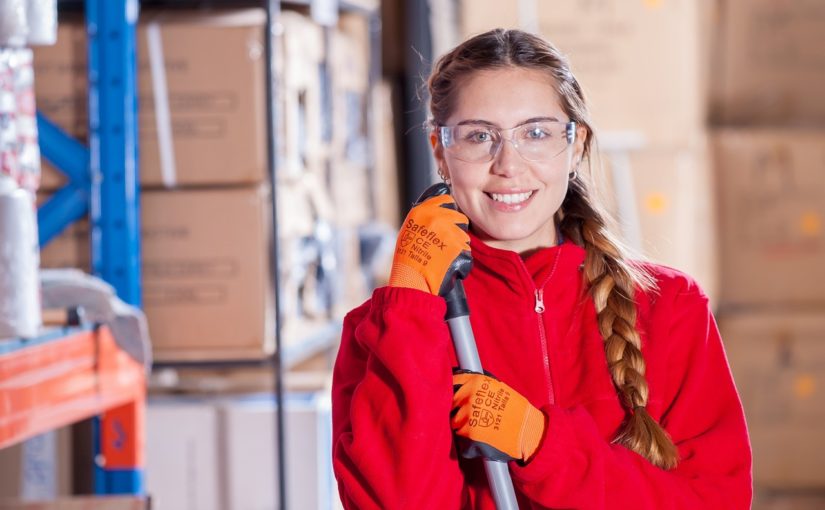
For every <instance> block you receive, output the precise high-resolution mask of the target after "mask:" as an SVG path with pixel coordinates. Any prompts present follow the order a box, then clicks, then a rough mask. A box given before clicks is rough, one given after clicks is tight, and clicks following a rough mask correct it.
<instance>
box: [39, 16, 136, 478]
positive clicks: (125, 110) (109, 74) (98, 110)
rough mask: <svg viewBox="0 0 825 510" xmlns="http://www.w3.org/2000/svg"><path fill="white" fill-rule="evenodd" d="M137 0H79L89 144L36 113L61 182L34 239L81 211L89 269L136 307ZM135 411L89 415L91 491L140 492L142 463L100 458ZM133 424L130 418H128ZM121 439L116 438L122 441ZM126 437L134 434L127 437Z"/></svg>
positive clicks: (46, 236) (60, 227) (50, 233)
mask: <svg viewBox="0 0 825 510" xmlns="http://www.w3.org/2000/svg"><path fill="white" fill-rule="evenodd" d="M138 11H139V5H138V1H137V0H121V1H112V0H86V1H85V12H86V28H87V36H88V42H89V46H88V62H89V63H88V83H89V102H88V105H89V146H88V147H86V146H84V145H83V144H81V143H79V142H77V141H76V140H75V139H73V138H72V137H70V136H69V135H67V134H66V133H65V132H64V131H63V130H61V129H60V128H58V127H57V126H56V125H54V124H53V123H52V122H50V121H49V120H48V119H47V118H45V117H44V116H43V115H41V114H39V113H38V116H37V120H38V129H39V136H40V146H41V152H42V154H43V156H44V157H45V158H46V159H48V160H49V161H50V162H52V163H53V164H54V165H55V166H56V167H57V168H59V169H60V170H62V171H63V173H65V174H66V176H67V177H68V178H69V183H68V184H67V185H66V186H65V187H63V188H62V189H60V190H59V191H58V192H57V193H55V194H54V195H53V196H52V198H51V199H50V200H49V201H48V202H46V203H45V204H44V205H43V206H42V207H41V208H40V210H39V211H38V223H39V229H40V243H41V245H44V244H46V243H47V242H48V241H49V240H50V239H52V238H53V237H54V236H56V235H57V234H59V233H60V232H61V231H62V230H63V229H64V228H66V227H67V226H68V225H69V224H70V223H72V222H73V221H75V220H77V219H79V218H81V217H84V216H85V215H87V214H88V216H89V218H90V221H91V228H92V230H91V232H92V236H91V237H92V247H91V255H92V271H93V272H94V274H95V275H97V276H100V277H101V278H103V279H104V280H105V281H107V282H109V283H110V284H111V285H112V286H113V287H114V288H115V290H116V291H117V295H118V297H120V299H122V300H123V301H125V302H127V303H129V304H132V305H135V306H140V304H141V291H140V236H139V218H140V209H139V188H138V152H137V94H136V80H135V77H136V58H135V25H136V23H137V18H138ZM140 420H142V413H141V412H134V411H133V410H132V411H129V410H127V411H126V412H125V413H118V412H117V411H116V412H114V413H107V414H104V415H102V416H101V417H100V418H95V422H94V426H93V428H94V429H95V431H96V432H95V441H94V443H95V447H94V448H95V459H96V464H95V467H94V475H95V476H94V488H95V492H96V493H98V494H142V493H143V490H144V489H143V471H142V466H139V465H133V466H122V465H118V466H114V467H113V466H112V465H111V463H108V464H107V462H108V459H107V452H109V445H107V444H106V442H105V439H106V434H105V433H104V432H101V431H105V430H108V429H109V428H110V427H113V428H116V429H118V430H123V429H124V422H125V421H129V422H131V423H129V424H128V426H126V427H125V428H126V429H127V430H133V431H138V432H137V434H136V435H137V436H139V437H142V430H143V424H142V422H141V421H140ZM135 422H136V423H135ZM122 439H123V438H118V441H121V442H122ZM132 439H134V438H132Z"/></svg>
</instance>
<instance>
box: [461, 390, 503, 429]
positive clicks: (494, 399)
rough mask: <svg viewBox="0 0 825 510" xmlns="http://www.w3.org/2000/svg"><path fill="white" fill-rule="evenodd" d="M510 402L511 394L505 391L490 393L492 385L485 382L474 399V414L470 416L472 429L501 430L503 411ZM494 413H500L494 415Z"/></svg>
mask: <svg viewBox="0 0 825 510" xmlns="http://www.w3.org/2000/svg"><path fill="white" fill-rule="evenodd" d="M509 400H510V394H509V393H508V392H505V391H503V390H499V391H497V392H492V391H490V383H488V382H487V381H484V382H483V383H481V387H479V389H478V391H476V394H475V398H474V399H473V403H472V408H473V412H472V414H471V415H470V426H471V427H477V426H482V427H489V426H492V427H493V430H499V426H500V425H501V418H502V415H501V411H503V410H504V409H505V408H506V407H507V402H508V401H509ZM492 411H498V412H497V413H493V412H492Z"/></svg>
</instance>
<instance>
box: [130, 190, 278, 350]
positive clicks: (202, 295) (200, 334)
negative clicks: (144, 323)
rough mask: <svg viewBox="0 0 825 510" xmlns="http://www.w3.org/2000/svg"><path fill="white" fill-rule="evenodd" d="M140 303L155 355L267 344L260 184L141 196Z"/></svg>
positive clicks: (266, 226) (266, 225) (270, 322)
mask: <svg viewBox="0 0 825 510" xmlns="http://www.w3.org/2000/svg"><path fill="white" fill-rule="evenodd" d="M141 198H142V204H141V205H142V209H141V210H142V214H141V221H142V227H141V231H142V236H141V241H142V249H143V303H144V309H145V311H146V315H147V317H148V319H149V329H150V332H151V335H152V344H153V349H154V355H155V359H161V360H172V359H178V360H180V359H227V358H229V359H233V358H260V357H261V356H263V355H265V354H268V353H271V352H272V349H273V347H274V345H273V343H274V333H273V331H274V317H273V308H272V304H271V295H270V281H271V280H270V277H269V250H270V238H271V235H270V228H271V227H270V223H271V222H270V220H269V218H271V215H270V205H269V204H270V202H269V197H268V192H267V190H266V188H265V187H252V188H236V189H221V190H187V191H184V190H178V191H150V192H144V193H143V194H142V197H141Z"/></svg>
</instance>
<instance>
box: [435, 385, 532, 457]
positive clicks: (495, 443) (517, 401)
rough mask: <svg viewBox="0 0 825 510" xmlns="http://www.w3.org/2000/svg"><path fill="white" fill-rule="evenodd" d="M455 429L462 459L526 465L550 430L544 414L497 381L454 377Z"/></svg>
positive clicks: (453, 423)
mask: <svg viewBox="0 0 825 510" xmlns="http://www.w3.org/2000/svg"><path fill="white" fill-rule="evenodd" d="M453 392H454V394H453V412H452V420H451V421H452V427H453V431H454V432H455V434H456V436H458V437H457V440H458V446H459V452H460V453H461V456H462V457H465V458H468V459H470V458H474V457H485V458H487V459H492V460H498V461H510V460H517V461H520V462H521V463H524V462H527V461H528V460H530V458H532V456H533V454H534V453H536V450H537V449H538V447H539V444H540V443H541V439H542V437H543V436H544V431H545V429H546V428H547V418H546V417H545V416H544V413H542V412H541V411H539V410H538V409H536V408H535V407H533V405H532V404H530V402H528V401H527V399H526V398H524V397H523V396H522V395H521V394H520V393H518V392H517V391H516V390H514V389H513V388H511V387H509V386H507V385H506V384H504V383H503V382H501V381H499V380H498V379H496V378H495V377H492V376H489V375H485V374H479V373H478V372H470V371H467V370H457V371H456V373H455V374H453Z"/></svg>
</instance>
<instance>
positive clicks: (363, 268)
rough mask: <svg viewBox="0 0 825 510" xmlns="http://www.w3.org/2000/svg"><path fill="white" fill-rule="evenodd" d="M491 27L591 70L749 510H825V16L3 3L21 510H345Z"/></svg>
mask: <svg viewBox="0 0 825 510" xmlns="http://www.w3.org/2000/svg"><path fill="white" fill-rule="evenodd" d="M495 27H505V28H509V27H519V28H522V29H525V30H528V31H531V32H535V33H538V34H541V35H542V36H544V37H546V38H547V39H548V40H550V41H551V42H552V43H553V44H555V45H556V46H557V47H559V48H560V49H561V50H562V51H563V52H564V53H565V54H567V55H568V56H569V58H570V61H571V64H572V68H573V72H574V74H575V75H576V76H577V78H578V80H579V82H580V83H581V84H582V85H583V87H584V91H585V94H586V96H587V98H588V101H589V105H590V107H591V111H592V113H593V118H594V123H595V127H596V135H597V137H598V140H599V157H598V158H596V160H595V163H596V164H595V165H594V171H595V172H598V173H599V175H600V176H601V177H602V180H603V182H604V185H603V186H602V188H600V193H601V195H602V197H603V199H604V200H605V201H606V203H607V204H608V206H609V209H610V210H611V212H612V213H613V215H614V216H615V217H616V219H617V222H618V225H619V227H620V229H621V232H622V233H623V234H624V237H625V239H626V241H627V243H628V244H629V245H630V246H631V247H632V248H634V249H635V250H636V251H637V252H638V253H639V254H640V255H643V256H645V257H647V258H649V259H651V260H654V261H656V262H660V263H663V264H666V265H669V266H672V267H675V268H678V269H680V270H683V271H685V272H686V273H688V274H690V275H692V276H693V277H695V278H696V279H697V280H698V281H699V283H700V284H701V285H702V287H703V289H704V290H705V292H706V293H707V294H708V295H709V297H710V299H711V303H712V305H713V309H714V313H715V315H716V319H717V322H718V325H719V328H720V330H721V332H722V338H723V341H724V343H725V349H726V352H727V356H728V359H729V362H730V365H731V369H732V371H733V375H734V379H735V382H736V384H737V388H738V390H739V392H740V395H741V398H742V402H743V405H744V407H745V413H746V416H747V420H748V428H749V432H750V435H751V441H752V447H753V452H754V488H755V499H754V506H753V508H755V509H761V510H767V509H771V510H779V509H782V510H790V509H799V510H802V509H806V510H807V509H815V508H816V509H820V508H825V434H823V425H822V422H823V421H825V271H824V270H823V264H824V263H825V228H823V221H825V95H823V91H825V36H823V34H825V3H823V2H821V1H819V0H797V1H794V2H776V1H772V0H699V1H690V0H630V1H624V0H623V1H619V0H570V1H567V2H550V1H545V0H518V1H512V2H503V1H500V0H326V1H324V0H289V1H277V0H268V1H245V0H238V1H231V0H224V1H218V0H212V1H209V0H204V1H195V0H179V1H176V0H165V1H163V0H145V1H141V2H138V1H137V0H117V1H115V0H86V1H85V2H84V1H80V0H74V1H59V0H50V1H48V0H47V1H37V0H0V473H2V476H0V508H9V509H35V508H36V509H54V508H61V509H63V508H65V509H81V508H82V509H106V510H116V509H138V508H146V505H147V502H146V501H147V497H148V498H149V499H150V500H151V507H152V508H154V509H160V510H179V509H198V510H211V509H215V510H217V509H230V510H233V509H234V510H247V509H271V508H293V509H331V508H338V507H340V503H339V500H338V497H337V487H336V484H335V480H334V477H333V475H332V467H331V430H330V429H331V420H330V396H329V390H330V382H331V368H332V364H333V362H334V360H335V356H336V352H337V346H338V341H339V335H340V331H341V321H342V319H343V316H344V314H346V312H347V311H349V310H350V309H352V308H354V307H355V306H357V305H359V304H360V303H362V302H363V301H364V300H365V299H367V298H368V297H369V295H370V292H371V290H372V289H373V288H375V287H378V286H382V285H384V284H385V282H386V279H387V277H388V273H389V267H390V263H391V259H392V252H393V247H394V244H395V234H396V232H397V229H398V226H399V224H400V221H401V219H402V218H403V217H404V215H405V214H406V212H407V210H408V208H409V205H410V204H411V203H412V202H413V201H414V200H415V198H416V197H417V195H418V194H419V193H420V192H421V191H422V190H423V189H424V188H425V187H426V186H427V185H428V184H430V183H432V182H435V179H436V177H435V174H434V172H433V164H432V157H431V155H430V149H429V145H428V140H427V136H426V131H425V129H424V127H423V126H424V123H425V121H426V120H427V108H426V97H425V94H424V92H423V90H424V89H423V88H422V86H423V80H424V79H425V77H426V76H427V75H428V73H429V71H430V66H431V64H432V63H433V62H434V60H435V59H437V57H438V56H439V55H441V54H443V53H444V52H445V51H447V50H448V49H450V48H451V47H453V46H455V45H456V44H458V43H459V42H461V41H462V40H464V39H465V38H466V37H468V36H470V35H473V34H477V33H480V32H482V31H485V30H487V29H490V28H495ZM35 206H36V207H37V208H35ZM70 269H74V271H72V270H70ZM90 275H95V277H98V278H95V277H92V276H90ZM104 282H105V283H104ZM277 402H282V403H283V404H284V405H283V406H278V405H276V403H277ZM279 425H280V426H279Z"/></svg>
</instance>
